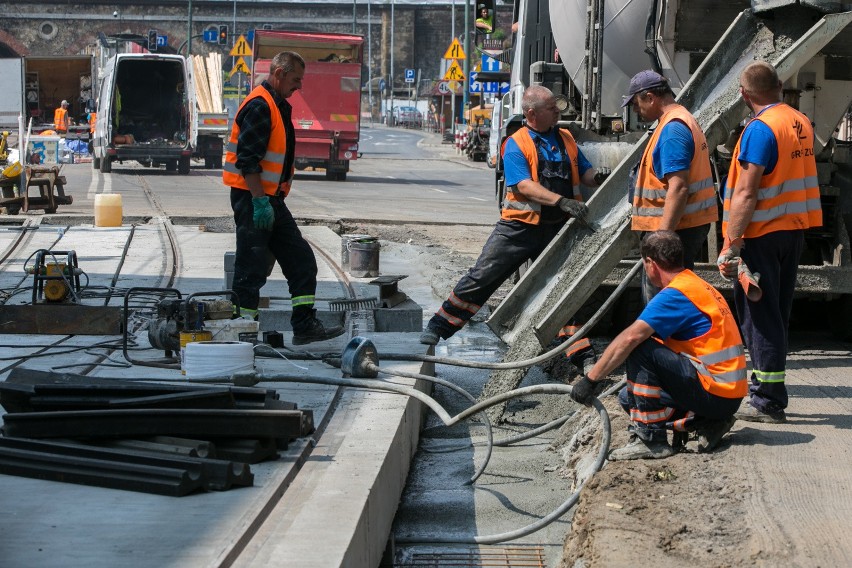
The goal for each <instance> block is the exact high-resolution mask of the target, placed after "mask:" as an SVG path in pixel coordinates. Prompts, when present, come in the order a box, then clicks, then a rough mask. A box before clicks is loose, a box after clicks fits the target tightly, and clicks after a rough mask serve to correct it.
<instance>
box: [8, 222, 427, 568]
mask: <svg viewBox="0 0 852 568" xmlns="http://www.w3.org/2000/svg"><path fill="white" fill-rule="evenodd" d="M161 223H162V222H161V221H157V220H154V221H152V222H151V223H149V224H146V225H139V226H134V227H131V226H122V227H119V228H113V229H103V228H95V227H91V226H86V225H81V226H70V227H66V228H63V229H62V230H59V229H58V228H56V227H49V228H48V227H42V228H39V229H35V230H33V231H29V232H28V234H27V235H26V237H25V238H26V239H27V242H26V246H25V247H24V250H16V252H15V254H14V255H13V258H11V259H10V260H9V261H7V262H6V263H5V264H4V265H3V266H2V269H0V287H3V288H4V289H6V290H7V293H8V291H9V290H12V291H13V292H14V290H16V289H21V290H22V291H21V292H20V293H17V294H14V295H13V296H12V298H13V299H15V300H16V303H25V302H26V301H29V299H30V295H29V294H30V292H29V290H27V289H26V287H27V286H29V285H30V284H31V282H30V281H29V279H30V278H31V277H28V276H27V275H26V274H24V272H23V270H22V268H21V267H22V266H23V263H24V262H25V260H26V258H27V256H28V255H29V254H30V253H31V251H33V250H36V249H39V248H47V247H53V249H54V250H65V249H66V248H67V249H72V248H73V250H76V252H77V256H78V259H79V262H80V266H81V268H82V269H83V270H84V271H85V273H86V276H87V281H88V284H89V286H90V287H91V289H92V290H93V291H94V290H97V288H96V287H97V286H104V287H106V286H114V287H115V289H114V293H113V295H112V296H111V297H106V296H105V295H104V294H103V293H102V294H101V295H94V296H92V297H87V298H86V300H85V302H86V303H90V304H92V305H104V304H105V303H107V304H109V305H120V304H121V303H122V301H123V298H122V296H121V293H122V292H123V291H124V290H126V289H128V288H130V287H133V286H164V285H166V283H167V282H169V280H170V279H173V284H172V285H173V286H174V287H175V288H177V289H178V290H180V291H181V293H182V294H184V295H186V294H190V293H193V292H197V291H215V290H221V289H222V288H223V287H224V265H223V262H224V261H223V259H224V253H225V252H226V251H228V250H233V248H234V241H233V234H230V233H212V232H206V231H203V230H201V227H199V225H194V226H193V225H185V226H179V227H170V230H172V231H173V232H174V234H175V235H176V237H177V239H176V240H177V242H178V243H179V247H178V248H177V249H176V250H170V249H169V248H168V247H166V246H164V242H165V241H164V234H163V228H162V226H161ZM304 233H305V236H306V237H307V238H308V239H309V240H310V241H311V242H312V243H313V244H314V245H315V246H316V247H318V248H319V249H321V250H322V252H323V253H324V254H318V255H317V256H318V265H319V267H320V272H319V276H318V278H319V280H320V285H319V287H318V293H317V296H318V298H321V299H322V300H321V301H319V302H318V308H320V309H323V308H324V305H323V304H324V303H325V304H327V300H328V299H333V298H339V297H343V295H344V292H346V286H345V284H341V283H340V282H339V281H338V276H339V274H338V273H337V272H335V270H334V268H333V267H332V266H330V265H329V263H327V262H325V261H324V260H323V256H325V257H327V258H328V259H332V260H335V261H339V256H340V241H339V238H338V237H337V235H335V234H334V233H333V232H332V231H330V230H329V229H327V228H325V227H305V228H304ZM18 235H19V233H15V232H14V231H6V230H3V229H2V228H0V247H2V246H4V244H6V245H7V246H8V244H9V243H11V242H12V240H13V239H16V238H17V237H18ZM131 237H132V239H131ZM128 239H130V244H129V245H127V242H128ZM367 280H368V279H360V280H358V279H352V280H350V281H349V285H350V286H351V287H352V289H354V290H355V291H356V294H358V295H359V297H367V296H368V295H370V294H372V295H376V294H377V288H376V287H375V286H369V285H368V284H367V283H366V282H367ZM105 289H106V288H104V289H103V290H101V292H103V291H104V290H105ZM401 289H402V290H404V289H405V287H404V284H403V285H402V286H401ZM261 294H262V295H264V296H269V297H270V298H271V301H270V308H269V313H270V314H275V313H280V312H281V311H284V310H287V309H288V304H289V302H288V300H287V297H288V296H289V293H288V291H287V289H286V282H285V281H284V278H283V275H281V273H280V270H278V269H276V270H274V271H273V274H272V276H271V277H270V280H269V283H268V284H267V285H266V286H265V287H264V289H263V290H262V291H261ZM83 317H84V316H83ZM279 319H280V318H279ZM131 323H134V322H131ZM349 328H350V332H349V333H348V334H344V336H341V337H339V338H336V339H333V340H330V341H326V342H322V343H316V344H311V345H308V346H304V347H306V348H307V349H306V351H309V352H313V353H329V352H330V353H335V352H340V351H341V350H342V348H343V346H344V345H345V343H346V341H347V339H348V337H349V336H350V335H351V333H352V330H353V329H358V327H357V326H354V325H352V324H351V323H350V324H349ZM134 335H135V339H136V344H138V347H134V348H133V355H132V356H133V358H134V359H139V360H144V361H149V360H156V359H158V358H161V357H162V356H163V352H162V351H157V350H155V349H152V348H151V347H150V345H149V344H148V342H147V332H145V331H138V332H137V333H136V334H134ZM283 335H284V341H285V345H291V339H292V333H291V332H288V331H284V334H283ZM370 336H371V338H372V339H374V341H375V342H376V344H377V346H378V347H379V350H380V351H381V350H386V351H392V352H397V353H423V352H424V349H425V346H422V345H421V344H420V343H419V342H418V334H417V333H371V334H370ZM58 341H59V342H60V344H61V345H62V346H63V349H57V348H56V347H55V345H54V344H55V343H56V342H58ZM96 344H106V345H107V346H108V347H109V348H111V349H106V348H104V349H96V348H94V346H96ZM120 344H121V338H120V337H119V336H108V337H100V336H73V337H67V336H56V335H12V334H0V360H2V361H3V363H4V365H5V366H4V367H0V378H3V379H4V380H5V378H6V377H7V376H8V373H9V371H10V370H11V368H13V367H14V366H20V367H26V368H32V369H38V370H57V371H62V372H72V373H82V372H84V371H87V370H91V372H90V374H91V375H94V376H101V377H110V378H115V379H116V380H122V379H136V380H138V379H154V380H169V381H181V380H185V378H184V377H182V375H181V373H180V370H178V369H161V368H154V367H148V366H138V365H136V366H132V367H126V366H120V364H121V363H122V362H123V357H122V356H121V351H120V349H119V350H118V351H117V352H116V351H115V349H116V347H118V346H120ZM66 348H67V349H66ZM72 349H73V350H72ZM42 353H44V354H45V356H43V357H41V356H40V357H36V356H37V355H39V354H42ZM108 353H110V355H109V358H108V359H104V358H103V356H104V355H106V354H108ZM98 363H101V364H100V365H99V364H98ZM92 365H94V367H92ZM394 366H395V367H396V368H399V369H401V370H404V371H407V372H409V373H412V372H415V373H416V372H421V371H428V370H429V369H428V368H424V367H423V366H422V365H421V364H420V363H394ZM256 367H257V369H258V370H259V371H261V372H262V373H264V374H267V375H269V374H279V375H285V374H286V375H293V376H296V377H300V376H310V377H340V376H341V372H340V370H339V369H337V368H334V367H332V366H329V365H327V364H325V363H322V362H320V361H316V360H310V361H306V360H299V359H296V360H289V359H287V358H286V352H285V356H282V357H281V358H274V359H273V358H257V359H256ZM404 382H406V383H408V384H414V381H413V380H410V379H408V380H404ZM260 386H265V387H268V388H275V389H276V390H277V391H278V392H279V395H280V398H281V399H282V400H288V401H293V402H296V403H297V404H298V406H299V408H302V409H310V410H312V411H313V412H314V421H315V424H316V425H317V426H318V431H317V433H316V434H315V435H314V436H313V437H311V438H301V439H298V440H297V441H295V442H292V443H291V444H289V447H288V448H287V449H286V450H285V451H281V452H280V457H279V458H278V459H277V460H275V461H270V462H264V463H260V464H256V465H252V466H251V469H252V472H253V473H254V486H253V487H241V488H234V489H231V490H229V491H222V492H209V493H196V494H192V495H189V496H186V497H182V498H173V497H163V496H158V495H150V494H145V493H137V492H132V491H122V490H113V489H104V488H99V487H87V486H83V485H74V484H70V483H59V482H54V481H44V480H38V479H28V478H24V477H16V476H11V475H0V484H2V488H3V489H2V491H0V510H2V511H3V515H2V516H0V558H2V560H0V565H2V566H4V567H30V566H40V567H50V566H57V567H58V566H62V567H66V566H93V567H94V566H102V567H115V566H125V567H134V566H140V567H141V566H146V567H147V566H224V565H232V564H236V565H244V566H248V565H276V566H279V565H280V566H285V565H287V566H332V565H353V566H354V565H359V566H372V565H376V564H377V563H378V559H379V558H380V557H381V554H382V551H383V550H384V547H385V543H386V541H387V537H388V535H389V532H390V526H391V522H392V519H393V515H394V512H395V510H396V506H397V503H398V500H399V496H400V494H401V492H402V488H403V485H404V483H405V479H406V475H407V472H408V465H409V463H410V458H411V455H412V453H413V451H414V450H415V448H416V446H417V439H418V432H419V426H420V418H421V410H420V408H419V403H415V402H413V401H410V400H408V398H407V397H404V396H401V395H395V394H385V393H377V392H368V391H363V390H354V389H345V388H338V387H335V386H326V385H317V384H307V383H299V382H286V383H278V382H276V383H270V384H261V385H260ZM419 387H420V388H425V387H423V386H422V385H419ZM319 542H322V543H323V544H322V546H317V543H319Z"/></svg>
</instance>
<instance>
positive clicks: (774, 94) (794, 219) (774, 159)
mask: <svg viewBox="0 0 852 568" xmlns="http://www.w3.org/2000/svg"><path fill="white" fill-rule="evenodd" d="M740 93H741V94H742V97H743V99H744V100H745V103H746V104H747V105H748V107H749V108H750V109H751V110H752V112H753V113H754V118H753V119H752V120H751V122H749V123H748V124H747V125H746V127H745V129H744V130H743V132H742V134H741V135H740V139H739V142H737V146H736V148H735V149H734V154H733V160H732V161H731V169H730V172H729V173H728V180H727V183H726V186H727V188H726V190H725V204H724V214H723V219H722V234H723V236H724V238H725V240H724V244H723V245H722V253H721V254H720V255H719V258H718V260H717V264H718V265H719V271H720V272H721V273H722V275H723V276H725V277H726V278H734V301H735V304H736V307H737V315H738V316H739V320H740V329H741V331H742V334H743V339H744V340H745V344H746V346H748V351H749V355H750V356H751V363H752V365H753V366H754V370H753V372H752V374H751V385H750V386H749V393H750V395H751V400H750V402H749V404H748V405H746V406H745V407H744V409H743V410H742V411H740V412H738V413H737V418H738V419H740V420H750V421H752V422H769V423H779V422H784V421H785V420H786V419H787V416H786V414H785V412H784V409H785V408H787V402H788V399H787V387H786V385H785V384H784V379H785V370H786V365H787V338H788V332H789V327H790V310H792V308H793V292H794V288H795V285H796V272H797V271H798V267H799V257H800V256H801V254H802V249H803V247H804V242H805V236H804V235H805V229H809V228H811V227H819V226H821V225H822V207H821V205H820V198H819V183H818V181H817V169H816V159H815V157H814V132H813V128H811V121H810V119H809V118H808V117H807V116H805V115H804V114H802V113H800V112H799V111H798V110H796V109H794V108H792V107H790V106H789V105H787V104H786V103H783V102H781V81H780V80H779V78H778V73H777V72H776V71H775V69H774V68H773V67H772V66H771V65H769V64H768V63H765V62H763V61H757V62H754V63H752V64H750V65H749V66H747V67H746V68H745V69H744V70H743V72H742V74H741V75H740ZM741 263H743V264H745V265H746V266H748V268H749V269H750V270H751V271H752V272H754V273H755V275H757V274H758V273H759V274H760V276H761V280H760V288H761V289H762V290H763V297H762V298H761V299H760V300H759V301H756V302H752V301H751V300H749V299H748V298H747V297H746V294H745V291H744V290H743V287H742V286H741V285H740V283H739V282H738V281H737V280H736V276H737V271H738V269H739V265H740V264H741Z"/></svg>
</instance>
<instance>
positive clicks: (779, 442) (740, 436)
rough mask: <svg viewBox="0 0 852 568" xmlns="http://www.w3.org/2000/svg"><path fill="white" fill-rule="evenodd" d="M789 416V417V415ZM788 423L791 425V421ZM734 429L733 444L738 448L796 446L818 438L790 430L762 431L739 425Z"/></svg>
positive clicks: (732, 432)
mask: <svg viewBox="0 0 852 568" xmlns="http://www.w3.org/2000/svg"><path fill="white" fill-rule="evenodd" d="M787 416H788V417H789V414H788V415H787ZM787 423H788V424H789V423H790V420H788V421H787ZM738 424H743V423H742V422H739V423H738ZM734 428H736V429H735V430H731V434H732V436H731V444H736V445H737V446H795V445H798V444H807V443H810V442H812V441H813V439H814V438H815V437H816V436H814V435H813V434H805V433H803V432H790V431H788V430H771V429H766V430H762V429H758V428H753V427H751V426H745V427H742V426H740V427H737V425H735V426H734Z"/></svg>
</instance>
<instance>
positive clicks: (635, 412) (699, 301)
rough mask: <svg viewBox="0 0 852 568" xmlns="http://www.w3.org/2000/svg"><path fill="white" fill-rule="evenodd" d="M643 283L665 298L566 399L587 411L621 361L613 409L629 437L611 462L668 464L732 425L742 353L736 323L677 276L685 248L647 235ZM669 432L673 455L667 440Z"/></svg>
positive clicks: (695, 280)
mask: <svg viewBox="0 0 852 568" xmlns="http://www.w3.org/2000/svg"><path fill="white" fill-rule="evenodd" d="M639 251H640V253H641V255H642V260H643V262H644V263H645V272H646V274H647V275H648V278H649V280H650V281H651V282H652V283H653V284H654V285H655V286H657V287H660V288H663V290H662V291H661V292H660V293H659V294H658V295H657V296H655V297H654V298H653V299H652V300H651V301H650V302H649V303H648V305H647V306H645V309H644V310H643V311H642V313H641V314H640V315H639V318H638V319H637V320H636V321H635V322H633V324H632V325H630V327H628V328H627V329H625V330H624V331H622V332H621V333H620V334H619V335H618V336H617V337H616V338H615V339H613V341H612V343H610V345H609V346H608V347H607V349H606V351H604V353H603V354H602V355H601V357H600V359H598V362H597V363H596V364H595V366H594V367H593V368H592V369H591V370H590V371H589V373H588V375H585V376H583V378H582V379H580V380H579V381H578V382H577V383H576V384H575V385H574V388H573V390H572V392H571V398H573V399H574V400H576V401H577V402H580V403H582V404H590V403H591V400H592V398H594V396H595V394H594V393H595V382H597V381H600V380H602V379H604V378H605V377H606V376H607V375H608V374H609V373H610V372H612V371H613V370H614V369H615V368H616V367H618V366H619V365H620V364H621V363H623V362H624V361H625V360H626V361H627V386H626V387H624V389H622V391H621V393H620V394H619V402H620V403H621V405H622V407H624V410H625V411H626V412H628V413H629V414H630V419H631V421H632V425H631V428H632V430H633V432H634V434H635V437H634V438H633V439H631V441H630V443H628V444H627V445H626V446H625V447H623V448H619V449H617V450H613V451H612V452H611V453H610V455H609V459H610V460H635V459H649V458H666V457H669V456H671V455H673V454H674V453H675V451H676V448H677V447H678V446H680V445H682V444H683V442H685V440H686V434H685V433H686V432H687V431H693V430H697V432H698V451H699V452H709V451H710V450H712V449H713V448H715V447H716V445H717V444H718V443H719V441H720V440H721V439H722V436H724V435H725V434H726V433H727V432H728V431H729V430H730V429H731V426H733V425H734V421H735V419H734V413H735V412H736V411H737V409H738V408H739V406H740V402H741V401H742V399H743V397H744V396H745V395H746V393H747V392H748V382H747V377H746V359H745V349H744V347H743V342H742V338H741V337H740V332H739V329H738V328H737V322H736V321H735V320H734V316H733V314H732V313H731V309H730V308H729V307H728V304H727V303H726V302H725V299H724V298H723V297H722V296H721V294H719V292H718V291H716V289H715V288H713V286H711V285H710V284H708V283H707V282H705V281H704V280H702V279H701V278H699V277H698V276H697V275H696V274H695V273H694V272H692V271H691V270H687V269H685V268H683V244H682V243H681V240H680V237H678V236H677V234H676V233H674V232H672V231H657V232H654V233H648V234H647V235H646V236H645V238H644V239H642V243H641V245H640V249H639ZM667 426H668V427H671V428H672V429H673V430H674V432H675V435H674V439H675V444H674V445H675V447H672V445H670V444H669V442H668V440H667V438H666V428H667Z"/></svg>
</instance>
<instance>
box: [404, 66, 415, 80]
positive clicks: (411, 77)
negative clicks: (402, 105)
mask: <svg viewBox="0 0 852 568" xmlns="http://www.w3.org/2000/svg"><path fill="white" fill-rule="evenodd" d="M405 82H406V83H413V82H414V69H406V70H405Z"/></svg>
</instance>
